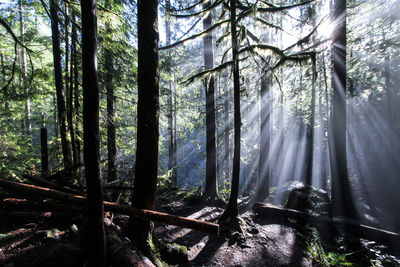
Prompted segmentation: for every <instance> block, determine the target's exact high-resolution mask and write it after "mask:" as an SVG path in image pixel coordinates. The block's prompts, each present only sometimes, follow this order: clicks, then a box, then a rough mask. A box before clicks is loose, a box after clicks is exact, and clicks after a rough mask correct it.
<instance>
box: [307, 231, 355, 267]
mask: <svg viewBox="0 0 400 267" xmlns="http://www.w3.org/2000/svg"><path fill="white" fill-rule="evenodd" d="M311 232H312V236H311V240H310V241H307V243H306V246H307V252H308V255H309V257H310V259H311V260H312V262H313V263H314V264H317V265H318V266H353V265H354V264H353V263H351V262H349V261H348V260H346V257H347V256H349V255H351V254H354V253H347V254H339V253H334V252H325V250H324V248H323V246H322V243H321V239H320V237H319V233H318V231H317V230H316V229H315V228H311Z"/></svg>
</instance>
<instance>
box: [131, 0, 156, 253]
mask: <svg viewBox="0 0 400 267" xmlns="http://www.w3.org/2000/svg"><path fill="white" fill-rule="evenodd" d="M137 8H138V9H137V10H138V13H137V19H138V106H137V114H138V120H137V148H136V168H135V180H134V188H133V194H132V195H133V196H132V204H133V206H134V207H135V208H137V209H149V210H154V209H155V203H156V187H157V167H158V138H159V132H158V125H159V122H158V118H159V110H160V106H159V66H158V41H159V36H158V19H157V11H158V10H157V8H158V1H157V0H139V1H138V7H137ZM130 231H131V233H130V234H131V237H132V238H134V240H135V242H136V244H137V246H138V247H139V248H141V249H144V250H147V249H148V243H147V240H148V238H149V237H150V236H151V233H152V223H151V222H150V221H145V220H141V219H133V218H132V219H131V220H130Z"/></svg>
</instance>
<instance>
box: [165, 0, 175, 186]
mask: <svg viewBox="0 0 400 267" xmlns="http://www.w3.org/2000/svg"><path fill="white" fill-rule="evenodd" d="M170 7H171V4H170V0H166V3H165V8H166V12H167V13H166V16H165V32H166V39H167V45H169V44H170V43H171V22H170V20H171V17H170V15H169V12H170ZM167 61H168V66H169V72H171V69H172V57H171V52H170V51H168V56H167ZM172 82H173V81H168V89H169V90H168V132H169V145H168V170H171V171H172V173H171V179H172V181H173V182H174V184H177V183H178V177H177V172H176V152H175V151H176V149H175V146H176V142H175V137H174V134H175V133H176V132H175V131H174V115H173V114H174V109H173V101H172V94H173V92H172V88H173V85H172Z"/></svg>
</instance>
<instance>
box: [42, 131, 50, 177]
mask: <svg viewBox="0 0 400 267" xmlns="http://www.w3.org/2000/svg"><path fill="white" fill-rule="evenodd" d="M40 152H41V153H40V154H41V161H42V176H43V177H45V176H47V175H48V174H49V149H48V146H47V129H46V128H45V127H43V128H40Z"/></svg>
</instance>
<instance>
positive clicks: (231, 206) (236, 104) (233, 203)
mask: <svg viewBox="0 0 400 267" xmlns="http://www.w3.org/2000/svg"><path fill="white" fill-rule="evenodd" d="M230 5H231V6H230V13H231V14H230V24H231V38H232V58H233V61H232V62H233V64H232V71H233V112H234V148H233V169H232V184H231V194H230V196H229V202H228V206H227V207H226V209H225V210H224V212H223V214H222V215H221V217H220V221H221V222H222V223H225V224H231V223H234V222H235V221H236V219H237V215H238V205H237V199H238V195H239V175H240V128H241V125H240V124H241V118H240V79H239V53H238V52H239V50H238V38H237V31H236V1H235V0H231V1H230Z"/></svg>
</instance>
